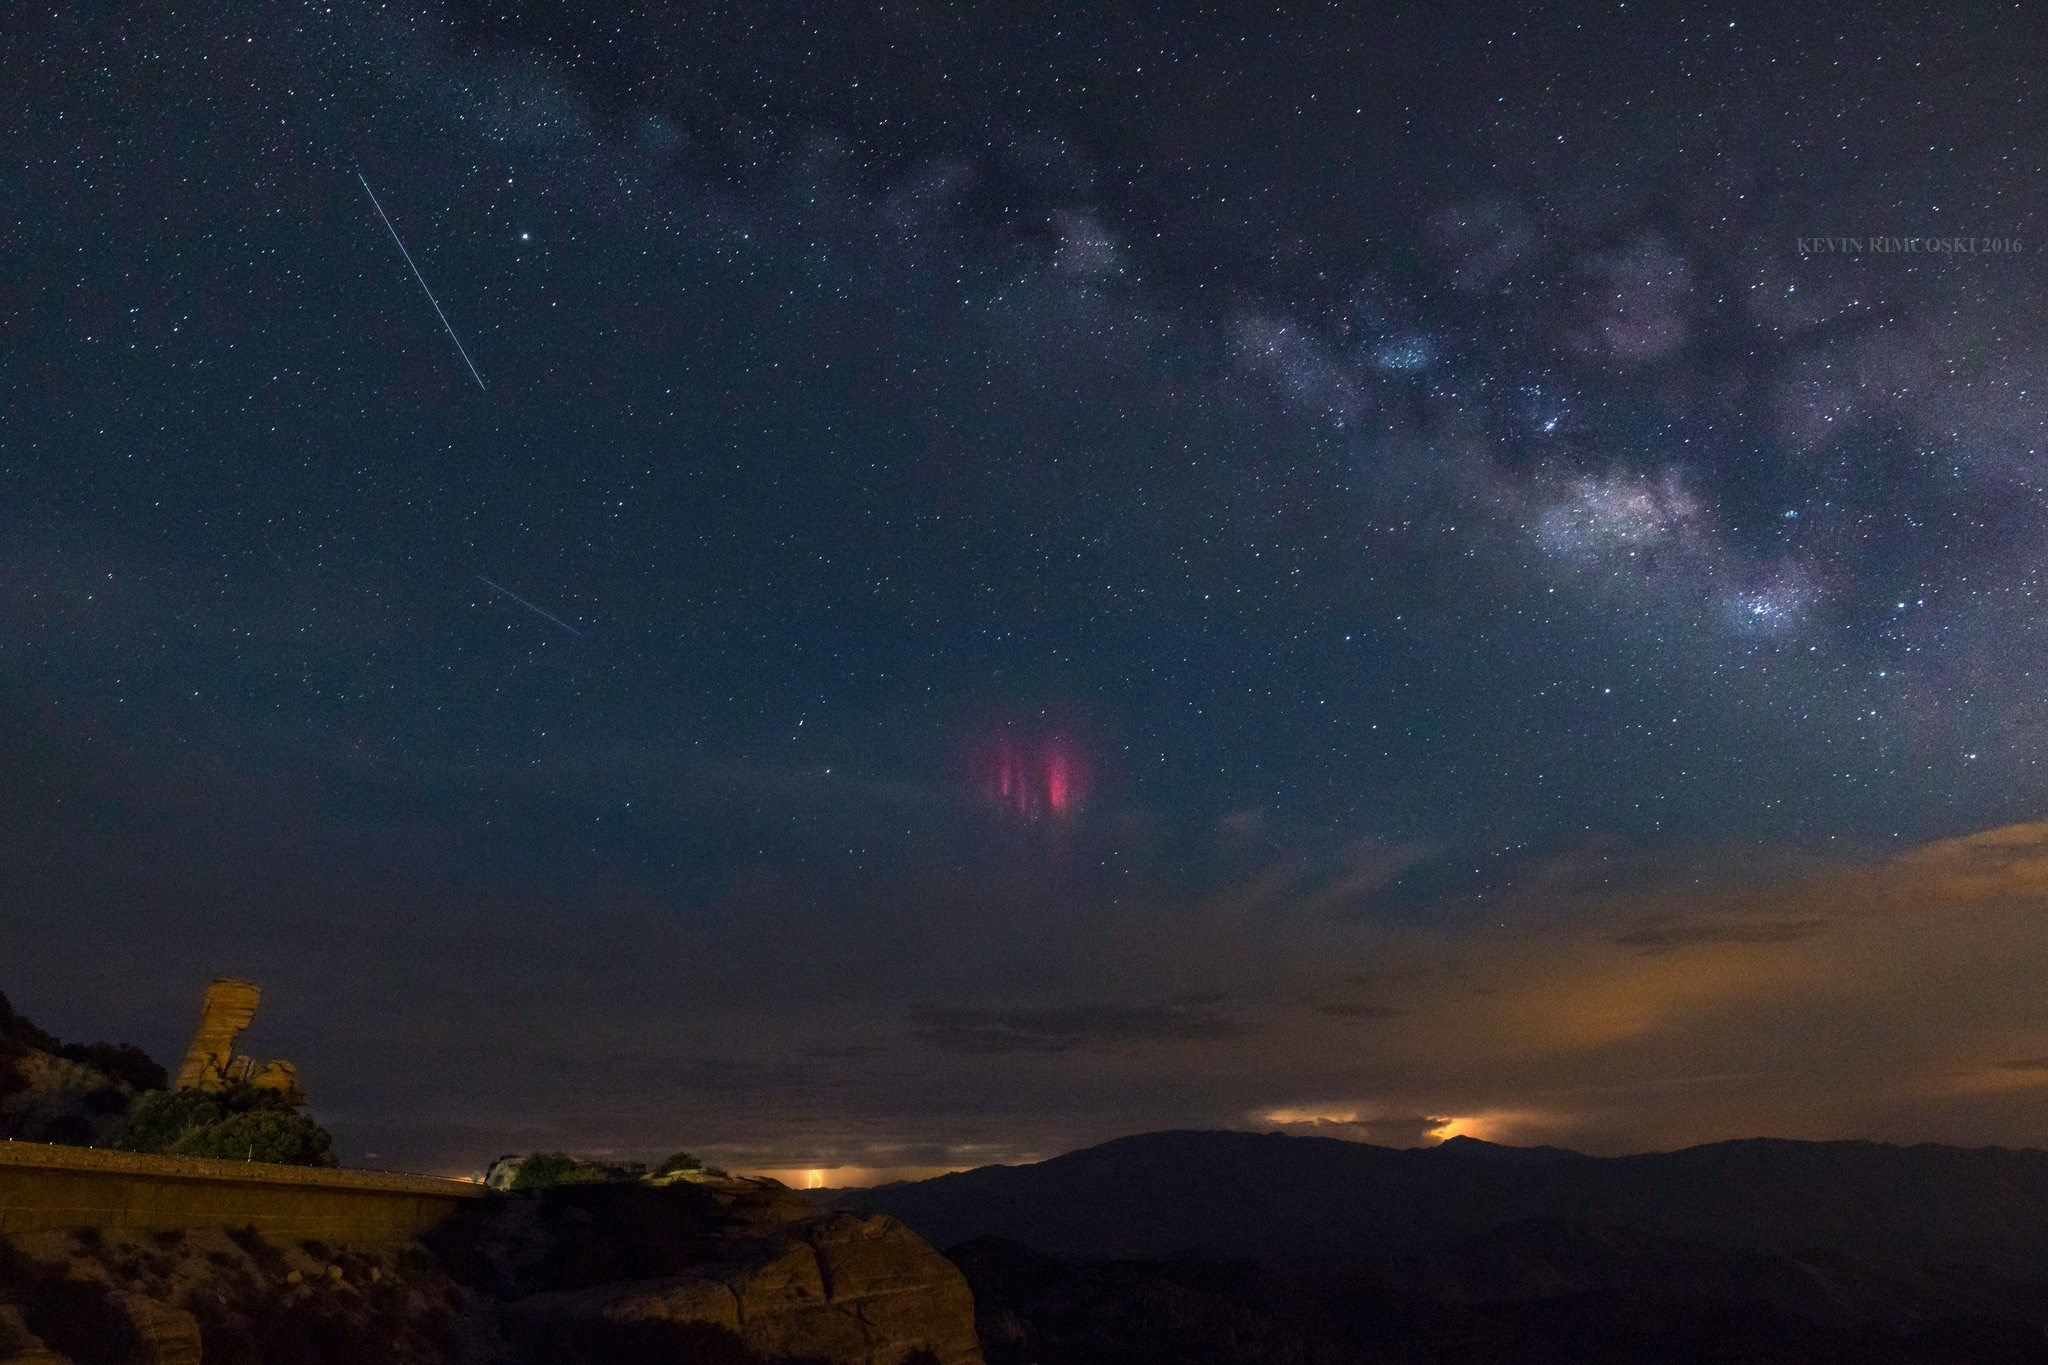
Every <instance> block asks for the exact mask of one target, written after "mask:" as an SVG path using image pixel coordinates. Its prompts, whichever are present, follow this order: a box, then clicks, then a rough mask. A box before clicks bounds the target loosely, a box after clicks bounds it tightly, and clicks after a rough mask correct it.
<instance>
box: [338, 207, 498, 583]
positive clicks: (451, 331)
mask: <svg viewBox="0 0 2048 1365" xmlns="http://www.w3.org/2000/svg"><path fill="white" fill-rule="evenodd" d="M356 179H357V180H360V181H362V183H363V193H364V194H367V195H369V196H370V206H371V207H372V208H374V209H376V210H377V216H378V217H379V218H382V219H383V220H384V230H385V231H386V232H388V233H390V234H391V240H392V241H394V242H397V243H398V254H399V255H401V256H403V257H405V263H406V264H407V265H409V266H412V277H413V278H414V279H416V280H418V281H419V282H420V290H421V292H422V293H424V294H425V295H426V296H427V302H428V303H431V304H433V305H434V316H436V317H438V318H440V319H441V326H442V328H443V329H444V330H445V331H446V332H447V333H448V339H449V340H450V341H452V342H454V343H455V353H456V354H457V355H459V356H461V357H462V363H463V364H465V365H467V366H469V377H470V378H471V379H474V380H475V381H476V386H477V387H478V388H479V389H481V388H482V387H483V386H484V377H483V376H482V375H480V374H478V373H477V372H476V362H475V361H474V360H471V359H470V358H469V352H468V351H466V350H464V349H463V346H462V338H461V337H459V336H457V335H455V328H454V327H453V326H452V325H451V324H450V323H449V321H448V315H447V314H446V313H444V312H442V311H441V301H440V300H439V299H437V298H435V297H434V291H433V290H431V289H429V288H427V277H426V276H425V275H422V274H420V268H419V266H418V265H416V264H414V262H413V259H412V253H411V252H410V251H407V250H406V249H405V242H404V240H403V239H401V238H400V237H399V235H398V229H397V228H395V227H393V226H392V225H391V215H390V214H388V213H386V212H384V206H383V205H382V204H380V203H378V202H377V192H376V191H375V190H373V189H371V188H370V181H369V178H368V177H366V176H365V175H364V174H363V173H362V172H361V171H357V172H356ZM491 586H492V587H496V586H497V585H496V584H495V583H494V584H492V585H491Z"/></svg>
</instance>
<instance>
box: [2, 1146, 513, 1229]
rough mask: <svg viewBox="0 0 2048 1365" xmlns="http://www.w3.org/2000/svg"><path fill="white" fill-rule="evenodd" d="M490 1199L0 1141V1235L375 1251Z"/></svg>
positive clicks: (443, 1186)
mask: <svg viewBox="0 0 2048 1365" xmlns="http://www.w3.org/2000/svg"><path fill="white" fill-rule="evenodd" d="M489 1197H490V1191H488V1190H486V1189H485V1188H484V1187H483V1186H481V1185H472V1184H469V1183H467V1182H465V1181H461V1180H441V1179H437V1178H435V1177H433V1176H425V1175H398V1174H392V1173H388V1172H383V1171H342V1170H323V1169H320V1168H317V1167H310V1166H271V1165H265V1164H263V1163H261V1162H242V1161H210V1160H205V1159H202V1158H198V1157H170V1156H142V1155H138V1154H136V1153H133V1152H110V1151H103V1150H100V1149H98V1148H91V1147H53V1146H46V1145H44V1144H42V1143H39V1142H0V1235H4V1234H22V1233H31V1232H51V1231H56V1230H59V1229H62V1228H74V1227H95V1228H102V1229H113V1228H200V1227H244V1226H253V1227H255V1228H256V1229H257V1230H259V1231H261V1232H263V1233H264V1234H266V1235H269V1236H275V1237H285V1238H309V1237H317V1238H319V1239H321V1240H322V1241H328V1242H335V1243H337V1244H341V1245H349V1244H355V1245H379V1244H390V1243H393V1242H404V1241H409V1240H411V1239H412V1238H414V1237H417V1236H419V1235H420V1234H421V1233H422V1232H425V1231H426V1230H427V1229H429V1228H431V1227H433V1226H435V1225H436V1224H438V1223H440V1222H441V1221H442V1220H443V1219H445V1218H447V1217H448V1216H450V1215H451V1214H453V1213H454V1212H455V1211H456V1210H457V1209H458V1208H460V1207H461V1206H462V1205H463V1204H464V1203H465V1202H466V1201H468V1200H472V1199H485V1198H489Z"/></svg>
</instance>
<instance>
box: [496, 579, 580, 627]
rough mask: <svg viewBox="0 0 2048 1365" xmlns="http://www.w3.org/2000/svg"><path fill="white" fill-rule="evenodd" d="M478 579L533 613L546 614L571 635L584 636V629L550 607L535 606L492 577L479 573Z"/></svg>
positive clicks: (537, 614)
mask: <svg viewBox="0 0 2048 1365" xmlns="http://www.w3.org/2000/svg"><path fill="white" fill-rule="evenodd" d="M476 580H477V582H479V583H481V584H483V585H484V586H485V587H487V588H489V589H491V590H492V591H494V592H501V593H503V594H505V596H507V597H509V598H511V599H512V600H513V601H514V602H517V603H518V604H519V605H520V606H522V607H525V608H526V609H527V610H528V611H530V612H532V613H533V614H534V615H536V616H545V617H547V619H548V620H550V621H553V622H554V623H555V624H556V625H558V626H560V627H561V628H562V629H563V630H566V631H568V632H569V633H570V634H571V635H575V636H578V637H581V636H582V634H583V632H582V631H580V630H578V629H576V627H574V626H572V625H570V624H569V623H568V622H567V621H564V620H563V619H562V618H561V617H559V616H557V615H555V614H554V613H553V612H551V611H549V610H548V609H547V608H546V607H536V606H535V605H534V604H533V603H531V602H529V601H527V600H526V599H525V598H523V597H521V596H520V595H519V594H518V593H516V592H514V591H512V589H510V588H508V587H506V586H505V585H504V584H503V583H494V582H492V581H491V580H490V579H488V578H485V577H484V576H483V575H482V574H478V575H477V576H476Z"/></svg>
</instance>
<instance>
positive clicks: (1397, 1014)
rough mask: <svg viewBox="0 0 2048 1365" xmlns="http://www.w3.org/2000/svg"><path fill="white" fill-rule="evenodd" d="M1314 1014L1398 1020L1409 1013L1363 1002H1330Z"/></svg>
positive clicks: (1334, 1017) (1331, 1016)
mask: <svg viewBox="0 0 2048 1365" xmlns="http://www.w3.org/2000/svg"><path fill="white" fill-rule="evenodd" d="M1316 1013H1317V1014H1326V1015H1328V1016H1329V1017H1330V1018H1332V1019H1399V1018H1401V1017H1402V1016H1403V1015H1405V1014H1408V1013H1410V1011H1408V1010H1404V1009H1402V1008H1401V1007H1400V1006H1398V1005H1377V1004H1373V1003H1372V1002H1370V1001H1364V1000H1330V1001H1326V1002H1324V1003H1323V1004H1320V1005H1317V1006H1316Z"/></svg>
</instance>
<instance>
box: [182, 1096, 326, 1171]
mask: <svg viewBox="0 0 2048 1365" xmlns="http://www.w3.org/2000/svg"><path fill="white" fill-rule="evenodd" d="M170 1150H171V1152H172V1153H173V1154H174V1155H177V1156H205V1157H217V1158H219V1159H221V1160H225V1161H268V1162H274V1163H276V1164H279V1165H284V1166H332V1165H334V1164H335V1161H334V1137H333V1135H332V1134H330V1133H329V1132H328V1131H327V1130H326V1129H325V1128H322V1127H321V1126H320V1125H319V1124H317V1123H315V1122H313V1120H312V1119H310V1118H308V1117H306V1116H305V1115H304V1114H301V1113H298V1112H297V1111H295V1110H291V1109H250V1110H246V1111H244V1112H242V1113H239V1114H234V1115H230V1116H229V1117H227V1118H225V1119H222V1120H221V1121H220V1122H219V1123H214V1124H208V1125H207V1126H206V1127H204V1128H195V1129H193V1130H191V1131H189V1132H187V1133H185V1134H184V1136H182V1137H180V1138H179V1139H178V1140H177V1141H176V1142H175V1143H173V1144H172V1145H171V1148H170Z"/></svg>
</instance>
